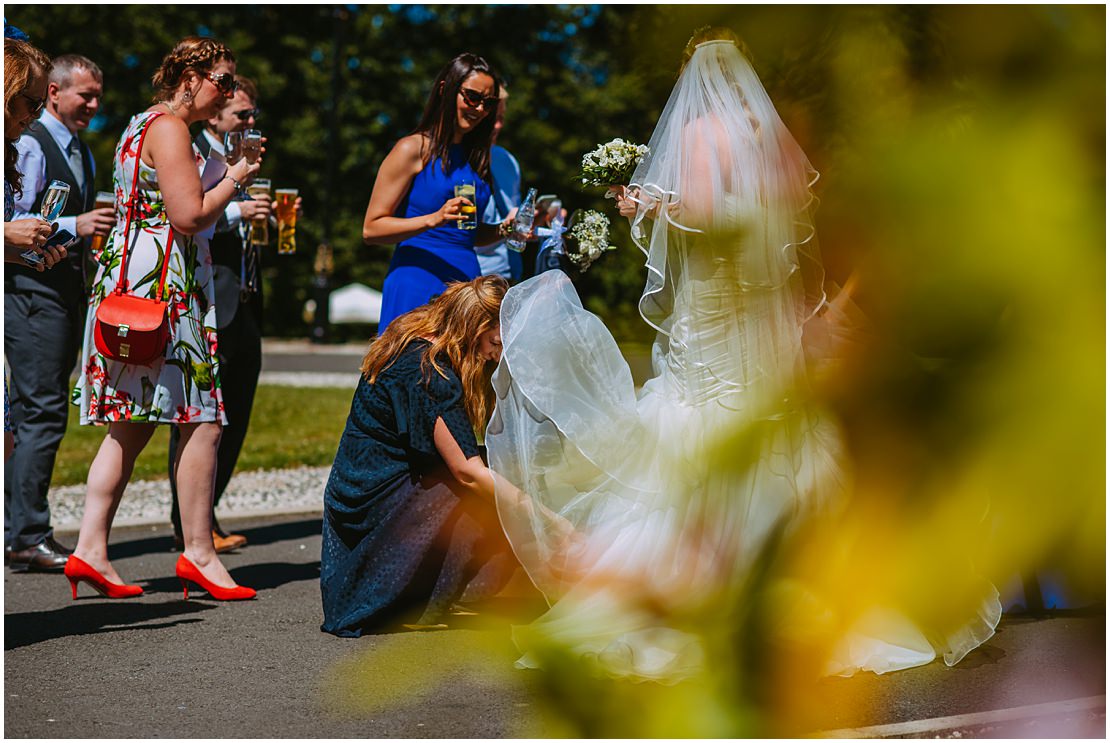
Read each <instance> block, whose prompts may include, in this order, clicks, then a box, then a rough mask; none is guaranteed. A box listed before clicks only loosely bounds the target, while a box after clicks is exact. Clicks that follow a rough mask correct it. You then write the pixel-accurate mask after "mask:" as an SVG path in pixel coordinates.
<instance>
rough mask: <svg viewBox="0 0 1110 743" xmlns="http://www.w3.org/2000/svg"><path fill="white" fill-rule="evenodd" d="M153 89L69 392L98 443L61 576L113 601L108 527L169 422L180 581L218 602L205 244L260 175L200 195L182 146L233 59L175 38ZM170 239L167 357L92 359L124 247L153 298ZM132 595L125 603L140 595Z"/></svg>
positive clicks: (230, 74)
mask: <svg viewBox="0 0 1110 743" xmlns="http://www.w3.org/2000/svg"><path fill="white" fill-rule="evenodd" d="M153 83H154V86H155V88H156V94H155V101H157V102H156V103H155V104H154V105H153V106H151V107H150V108H149V109H147V110H146V111H144V112H143V113H140V114H138V115H137V116H135V117H134V118H132V119H131V122H130V123H129V124H128V126H127V128H126V130H124V132H123V136H122V137H121V138H120V142H119V145H118V146H117V148H116V155H115V161H114V175H113V177H114V180H115V192H116V212H117V222H116V228H115V230H114V232H113V233H112V235H111V236H110V237H109V239H108V241H107V243H106V245H105V248H104V250H103V252H102V253H101V254H100V255H99V256H97V260H98V261H99V263H100V268H99V270H98V272H97V276H96V282H95V284H94V286H93V291H92V297H91V299H90V302H89V313H88V320H87V323H86V326H85V342H84V351H83V355H82V357H81V358H82V374H81V378H80V380H79V381H78V384H77V389H76V390H75V393H74V398H75V402H76V403H77V404H79V405H80V407H81V423H82V424H90V423H98V424H104V423H107V425H108V435H107V436H106V437H105V439H104V442H103V443H102V444H101V446H100V450H99V451H98V452H97V455H96V458H95V459H94V460H93V463H92V466H91V468H90V469H89V480H88V490H87V493H86V496H85V513H84V517H83V518H82V521H81V534H80V537H79V538H78V543H77V549H76V550H75V552H74V554H75V556H76V558H77V560H76V561H73V560H71V564H70V565H67V566H66V575H67V577H70V580H71V583H73V584H74V585H75V586H76V580H75V578H76V579H77V580H85V581H87V582H89V583H90V584H92V585H93V587H94V588H97V589H98V590H101V592H102V593H108V595H113V594H112V593H111V590H112V587H111V586H108V589H107V590H105V585H104V583H105V582H106V583H108V584H114V585H116V586H118V585H119V584H120V583H121V580H120V578H119V575H118V574H117V573H116V571H115V569H114V568H113V567H112V565H111V563H110V562H109V561H108V555H107V548H108V533H109V530H110V529H111V524H112V518H113V516H114V515H115V511H116V508H117V506H118V505H119V500H120V498H121V496H122V495H123V490H124V487H125V486H126V484H127V481H128V479H129V478H130V476H131V472H132V469H133V467H134V463H135V459H136V457H138V455H139V453H140V452H141V451H142V450H143V448H144V447H145V446H146V443H147V442H148V441H149V440H150V437H151V435H152V434H153V433H154V430H155V428H156V426H157V424H159V423H172V424H176V425H178V426H179V427H180V430H181V444H180V446H179V448H178V461H177V472H178V479H177V485H178V491H179V495H180V501H181V513H182V522H183V523H182V525H183V529H184V535H185V549H184V561H179V563H178V575H179V576H181V577H183V578H186V577H187V578H188V579H189V580H192V581H193V582H196V583H198V584H199V585H201V586H202V587H205V588H207V589H208V590H209V593H210V594H212V595H213V596H216V595H217V594H226V593H228V592H229V591H230V592H232V593H235V592H236V590H237V587H236V585H235V581H234V580H232V578H231V576H230V575H229V574H228V573H227V571H226V570H225V569H224V567H223V565H221V564H220V562H219V560H218V559H217V557H216V553H215V550H214V548H213V545H212V524H211V504H212V493H213V485H214V476H215V468H216V449H217V446H218V444H219V440H220V431H221V426H222V425H223V424H224V423H225V418H224V412H223V402H222V400H221V396H220V382H219V367H218V365H217V361H216V309H215V303H214V301H213V286H212V259H211V256H210V254H209V252H208V238H207V237H206V236H205V235H204V234H203V233H204V232H205V231H206V230H208V229H209V228H210V227H211V226H212V225H214V224H215V222H216V220H217V219H218V218H219V216H220V214H222V213H223V211H224V208H225V207H226V206H227V204H228V202H230V201H231V199H232V198H233V197H234V196H235V195H236V193H238V192H239V191H240V190H241V189H243V188H245V187H246V186H247V184H248V183H249V182H250V181H251V179H253V177H254V175H255V173H257V171H258V167H259V165H258V163H254V164H249V163H247V162H246V160H245V159H243V160H241V161H240V162H238V163H236V164H235V165H234V166H232V167H230V168H228V170H227V172H226V174H225V175H224V176H223V178H222V179H221V180H220V181H219V182H218V183H217V184H216V185H215V186H213V187H211V188H210V189H209V190H208V191H207V192H205V191H204V190H203V188H202V186H201V181H200V173H201V170H202V169H203V165H204V161H203V160H202V158H201V156H200V154H199V152H197V150H196V148H195V147H194V145H193V144H192V138H191V137H190V135H189V125H190V124H192V123H195V122H197V121H200V120H202V119H207V118H210V117H212V116H215V115H216V114H217V113H218V112H219V110H220V108H221V107H222V106H223V105H224V103H225V101H226V99H229V98H231V97H232V96H233V95H234V92H235V58H234V56H233V55H232V53H231V51H230V50H229V49H228V48H227V47H225V46H224V45H223V44H221V43H219V42H217V41H214V40H212V39H201V38H197V37H190V38H187V39H184V40H182V41H181V42H179V43H178V44H177V46H176V47H175V48H174V49H173V51H172V52H170V54H169V55H168V56H167V57H166V58H165V60H163V62H162V66H161V68H160V69H159V71H158V72H157V73H155V75H154V79H153ZM147 130H149V131H147ZM144 132H146V133H147V136H146V139H145V141H144V142H143V144H142V153H141V155H139V159H141V162H139V160H137V155H138V153H137V150H138V147H139V141H140V138H141V137H142V135H143V134H144ZM136 167H138V168H139V169H140V170H139V181H138V203H137V206H136V209H135V214H134V215H133V222H132V224H131V227H130V233H129V234H126V235H125V230H127V224H128V220H127V203H128V201H129V200H130V198H131V188H132V183H133V178H134V172H135V171H134V169H135V168H136ZM171 227H172V229H173V241H172V243H171V244H170V247H169V250H170V256H169V269H168V272H167V275H166V287H165V292H164V296H165V297H166V298H167V299H168V302H169V322H170V341H169V344H168V345H167V347H166V351H165V356H164V358H163V359H159V360H156V361H155V362H153V363H152V364H151V365H150V366H139V365H132V364H125V363H122V362H119V361H113V360H111V359H108V358H106V357H105V356H104V355H102V354H100V353H99V352H98V351H97V348H96V343H95V341H94V334H93V328H94V326H95V322H96V311H97V308H98V307H99V305H100V302H101V301H102V300H103V299H104V298H105V297H106V296H107V295H109V294H110V293H111V292H112V291H113V290H114V289H115V287H116V285H117V283H118V282H119V280H120V276H119V271H120V264H121V258H122V252H123V247H124V242H125V238H126V239H127V241H128V244H129V245H130V248H129V250H128V255H127V264H126V265H127V277H126V278H127V282H128V290H129V292H130V293H132V294H135V295H137V296H142V297H151V298H153V297H155V296H156V293H157V290H158V284H159V281H160V276H161V266H162V260H163V256H164V255H165V254H164V249H165V246H166V240H167V237H168V235H169V231H170V228H171ZM184 563H190V564H191V568H190V567H185V566H184ZM71 568H72V569H71ZM183 568H184V573H185V575H183ZM90 569H91V570H90ZM213 589H215V590H213ZM134 590H139V589H137V587H136V588H135V589H134ZM134 590H132V591H130V592H126V595H137V594H135V593H134ZM244 592H249V593H250V595H251V596H253V594H254V592H253V591H251V590H250V589H239V590H238V593H239V594H240V595H235V596H232V595H227V596H225V597H226V598H249V596H247V595H242V594H243V593H244ZM116 594H118V595H125V593H124V592H120V591H116Z"/></svg>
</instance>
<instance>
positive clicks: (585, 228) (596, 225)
mask: <svg viewBox="0 0 1110 743" xmlns="http://www.w3.org/2000/svg"><path fill="white" fill-rule="evenodd" d="M573 221H574V226H573V227H571V228H570V230H569V231H568V232H567V238H568V239H567V241H566V243H565V244H564V247H563V250H564V252H566V254H567V258H568V259H570V261H571V263H573V264H574V265H575V266H577V267H578V270H579V271H582V272H583V273H585V272H586V269H588V268H589V267H590V264H592V263H593V262H594V261H596V260H597V259H598V258H600V257H601V254H602V253H604V252H605V251H606V250H613V249H614V247H615V246H613V245H610V244H609V218H608V217H606V216H605V215H604V214H602V213H601V212H595V211H586V212H578V213H576V214H575V215H574V220H573Z"/></svg>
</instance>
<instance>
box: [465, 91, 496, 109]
mask: <svg viewBox="0 0 1110 743" xmlns="http://www.w3.org/2000/svg"><path fill="white" fill-rule="evenodd" d="M459 93H461V94H462V97H463V100H464V101H466V105H468V106H470V107H471V108H478V107H479V106H481V107H483V108H484V109H485V110H486V111H493V110H494V109H495V108H497V104H498V103H500V102H501V99H500V98H498V97H497V96H493V97H490V98H486V97H485V96H483V95H482V94H481V93H479V92H478V91H477V90H471V89H470V88H459Z"/></svg>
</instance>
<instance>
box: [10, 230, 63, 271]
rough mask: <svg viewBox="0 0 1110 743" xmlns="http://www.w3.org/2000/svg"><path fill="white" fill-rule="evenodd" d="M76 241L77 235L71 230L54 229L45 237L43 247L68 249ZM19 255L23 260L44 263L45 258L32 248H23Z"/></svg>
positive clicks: (37, 263)
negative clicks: (51, 233)
mask: <svg viewBox="0 0 1110 743" xmlns="http://www.w3.org/2000/svg"><path fill="white" fill-rule="evenodd" d="M76 242H77V236H76V235H74V234H73V233H72V232H70V231H69V230H63V229H58V230H55V231H54V234H53V235H51V236H50V237H49V238H47V240H46V244H45V245H44V246H43V247H46V248H65V249H66V250H69V249H70V248H71V247H72V246H73V245H74V244H75V243H76ZM19 255H20V257H21V258H23V260H25V261H27V262H28V263H31V264H34V265H37V266H41V265H44V264H45V263H46V259H45V258H43V257H42V255H41V254H39V253H36V252H35V251H33V250H24V251H23V252H22V253H20V254H19Z"/></svg>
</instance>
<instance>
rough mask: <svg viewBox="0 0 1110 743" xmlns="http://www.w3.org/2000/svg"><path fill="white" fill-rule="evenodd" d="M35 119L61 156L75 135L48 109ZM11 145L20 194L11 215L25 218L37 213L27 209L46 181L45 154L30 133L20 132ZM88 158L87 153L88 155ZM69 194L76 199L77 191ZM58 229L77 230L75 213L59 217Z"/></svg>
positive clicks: (94, 165)
mask: <svg viewBox="0 0 1110 743" xmlns="http://www.w3.org/2000/svg"><path fill="white" fill-rule="evenodd" d="M39 123H40V124H42V125H43V126H44V127H46V131H48V132H49V133H50V136H51V137H53V138H54V142H55V143H56V144H57V145H58V149H60V150H61V151H62V157H65V154H66V152H67V151H68V150H69V146H70V143H71V142H72V141H73V140H74V139H77V135H76V134H74V133H73V132H71V131H70V130H69V129H67V128H66V125H65V124H63V123H62V122H60V121H58V119H57V118H55V117H54V114H52V113H50V112H49V111H48V110H46V109H43V111H42V115H40V116H39ZM15 148H16V150H17V151H18V152H19V157H18V159H17V160H16V162H15V167H16V170H18V171H19V172H20V173H22V175H23V195H22V196H17V197H16V200H15V216H14V217H13V219H26V218H28V217H32V216H35V217H37V216H38V214H36V213H33V212H32V211H31V210H32V209H33V208H34V207H35V199H37V198H38V195H39V194H40V193H42V191H43V190H44V189H45V188H46V186H47V184H48V181H47V180H46V154H45V153H44V152H43V151H42V145H40V144H39V142H38V140H37V139H35V138H34V137H32V136H31V135H30V134H24V135H23V136H22V137H20V138H19V139H17V140H16V141H15ZM89 159H90V160H91V159H92V158H91V157H90V158H89ZM92 172H93V177H94V178H95V177H96V163H95V162H94V163H92ZM69 198H71V199H80V198H81V195H80V194H79V193H74V192H70V194H69ZM58 229H62V230H69V231H70V232H71V233H72V234H74V235H76V234H77V217H59V218H58Z"/></svg>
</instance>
